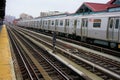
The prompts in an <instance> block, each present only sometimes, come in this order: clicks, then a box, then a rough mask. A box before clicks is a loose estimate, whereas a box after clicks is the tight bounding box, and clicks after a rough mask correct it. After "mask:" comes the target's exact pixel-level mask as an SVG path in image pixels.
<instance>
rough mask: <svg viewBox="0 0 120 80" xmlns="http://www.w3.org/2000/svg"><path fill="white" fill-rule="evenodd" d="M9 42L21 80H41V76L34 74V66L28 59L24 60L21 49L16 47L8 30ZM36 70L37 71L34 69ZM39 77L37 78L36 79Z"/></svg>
mask: <svg viewBox="0 0 120 80" xmlns="http://www.w3.org/2000/svg"><path fill="white" fill-rule="evenodd" d="M8 33H9V37H10V41H11V43H12V48H13V49H14V54H15V56H16V59H17V62H18V65H19V69H20V71H21V72H20V73H21V75H22V77H21V79H22V80H38V79H42V78H43V77H42V76H39V75H41V74H40V73H39V72H37V73H36V72H35V71H34V70H35V69H36V67H35V65H34V64H33V63H32V62H31V61H30V59H28V58H26V56H25V55H24V52H23V50H22V49H21V47H20V46H19V45H18V43H17V41H16V39H15V37H14V36H13V35H14V33H12V32H11V31H10V30H8ZM36 70H37V69H36ZM38 76H39V77H38Z"/></svg>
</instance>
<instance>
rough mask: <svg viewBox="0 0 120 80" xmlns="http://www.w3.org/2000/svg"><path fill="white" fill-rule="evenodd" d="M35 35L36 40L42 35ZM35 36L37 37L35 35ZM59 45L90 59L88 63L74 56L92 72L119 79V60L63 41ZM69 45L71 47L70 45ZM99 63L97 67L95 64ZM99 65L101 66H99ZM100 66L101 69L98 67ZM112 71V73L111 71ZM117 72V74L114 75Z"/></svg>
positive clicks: (76, 60) (105, 77) (103, 76)
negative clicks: (77, 47) (76, 47)
mask: <svg viewBox="0 0 120 80" xmlns="http://www.w3.org/2000/svg"><path fill="white" fill-rule="evenodd" d="M24 33H25V34H27V32H24ZM33 34H34V33H32V34H30V35H29V34H27V35H29V36H31V37H33V36H32V35H33ZM34 36H37V37H36V40H38V41H39V42H40V40H39V37H41V36H40V35H36V34H35V35H34ZM33 38H35V37H33ZM44 40H50V39H46V38H45V39H44ZM44 42H51V41H44ZM58 45H59V47H61V45H63V46H64V47H63V46H62V47H61V48H62V49H66V48H67V50H68V51H69V52H70V53H72V54H74V55H75V56H78V57H82V58H83V59H85V60H88V61H89V62H87V64H86V63H85V62H83V61H82V63H81V60H79V59H76V58H75V57H72V58H73V59H72V60H73V61H74V62H76V63H77V64H80V65H83V67H85V68H86V69H88V70H90V71H91V72H93V73H96V74H97V75H99V76H101V77H102V78H103V79H105V80H106V79H119V75H120V63H119V62H117V61H114V60H111V59H109V58H106V57H103V56H100V55H96V54H93V53H91V52H87V51H83V50H79V49H77V50H76V49H75V48H74V47H71V46H70V45H67V46H65V45H66V44H63V43H59V44H57V46H58ZM68 46H69V47H68ZM74 50H75V51H74ZM63 55H64V56H66V57H68V56H70V55H69V54H63ZM91 62H92V63H94V64H92V65H91V64H90V63H91ZM88 64H89V67H88ZM95 65H97V67H96V66H95ZM98 66H99V67H98ZM98 68H100V69H98ZM111 72H112V73H111ZM113 74H115V75H113Z"/></svg>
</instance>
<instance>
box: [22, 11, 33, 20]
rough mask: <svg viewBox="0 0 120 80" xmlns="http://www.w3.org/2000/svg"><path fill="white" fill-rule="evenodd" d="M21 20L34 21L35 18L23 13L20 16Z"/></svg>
mask: <svg viewBox="0 0 120 80" xmlns="http://www.w3.org/2000/svg"><path fill="white" fill-rule="evenodd" d="M20 19H22V20H29V19H33V17H32V16H30V15H28V14H25V13H22V14H21V15H20Z"/></svg>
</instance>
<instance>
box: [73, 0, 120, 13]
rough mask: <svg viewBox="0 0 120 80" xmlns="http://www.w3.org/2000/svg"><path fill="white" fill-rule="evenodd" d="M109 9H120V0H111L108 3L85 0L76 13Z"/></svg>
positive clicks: (107, 10)
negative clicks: (86, 0)
mask: <svg viewBox="0 0 120 80" xmlns="http://www.w3.org/2000/svg"><path fill="white" fill-rule="evenodd" d="M109 11H120V0H111V1H109V2H107V3H106V4H102V3H90V2H85V3H83V4H82V5H81V6H80V7H79V8H78V9H77V11H76V12H75V13H76V14H81V13H82V14H90V13H97V12H109Z"/></svg>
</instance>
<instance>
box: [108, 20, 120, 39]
mask: <svg viewBox="0 0 120 80" xmlns="http://www.w3.org/2000/svg"><path fill="white" fill-rule="evenodd" d="M119 28H120V18H110V19H109V26H108V39H109V40H114V41H119V31H120V30H119Z"/></svg>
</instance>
